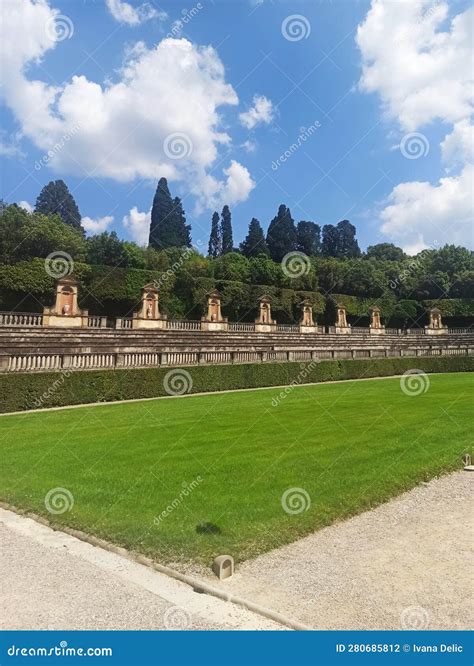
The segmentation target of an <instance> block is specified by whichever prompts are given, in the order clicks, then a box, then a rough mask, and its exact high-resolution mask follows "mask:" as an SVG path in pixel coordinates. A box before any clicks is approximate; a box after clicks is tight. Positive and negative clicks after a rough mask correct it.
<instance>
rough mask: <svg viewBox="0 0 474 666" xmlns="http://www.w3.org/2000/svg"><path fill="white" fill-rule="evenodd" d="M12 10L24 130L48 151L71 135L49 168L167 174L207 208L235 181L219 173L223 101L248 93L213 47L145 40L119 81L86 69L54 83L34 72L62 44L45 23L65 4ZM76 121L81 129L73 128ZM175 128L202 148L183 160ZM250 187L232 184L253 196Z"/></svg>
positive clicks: (6, 59)
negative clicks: (229, 76)
mask: <svg viewBox="0 0 474 666" xmlns="http://www.w3.org/2000/svg"><path fill="white" fill-rule="evenodd" d="M2 9H3V21H2V25H1V28H0V33H1V34H0V49H1V53H0V57H1V58H2V62H3V65H4V75H3V85H2V88H1V89H0V92H1V94H2V96H3V97H4V99H5V101H6V103H7V105H8V106H9V107H10V109H11V110H12V111H13V113H14V114H15V116H16V118H17V120H18V122H19V123H20V125H21V131H22V133H23V135H24V136H26V137H27V138H29V139H30V140H31V141H33V143H34V144H35V145H36V146H37V147H38V148H39V149H40V150H42V151H44V152H45V153H48V151H50V150H52V149H53V147H54V146H55V145H57V144H58V143H59V142H60V141H61V139H62V138H63V137H64V136H68V140H67V141H66V142H64V141H63V143H64V146H62V148H61V150H60V151H53V153H54V154H53V156H52V157H51V159H50V160H49V161H48V167H49V168H51V169H52V170H53V171H55V172H56V173H59V174H61V175H67V174H72V175H79V176H81V177H84V176H88V175H90V176H94V177H107V178H112V179H114V180H116V181H120V182H126V181H131V180H133V179H135V178H142V179H151V180H154V181H156V180H157V179H158V178H159V177H161V176H164V177H166V178H168V179H169V180H171V181H183V182H185V183H186V184H189V183H192V184H193V192H194V193H195V194H196V195H197V196H198V197H199V198H200V205H206V206H207V205H211V201H212V200H213V197H214V195H215V193H216V191H219V190H222V189H224V188H225V187H227V180H225V179H224V180H221V181H218V180H216V179H215V178H214V177H213V176H211V175H210V172H211V170H212V168H213V166H214V164H215V162H216V160H217V158H218V155H219V148H220V146H223V145H229V144H230V143H231V139H230V136H229V135H228V134H227V133H226V132H225V131H223V129H222V117H221V107H222V106H224V105H235V104H237V103H238V98H237V95H236V93H235V91H234V89H233V88H232V86H231V85H229V84H228V83H226V81H225V72H224V67H223V64H222V62H221V61H220V59H219V56H218V55H217V53H216V51H215V50H214V49H213V48H212V47H199V46H196V45H194V44H191V43H190V42H189V41H188V40H186V39H163V40H162V41H161V42H160V43H159V44H158V45H156V46H155V47H154V48H151V49H147V47H146V46H145V45H144V44H143V43H139V44H138V45H137V48H131V49H128V51H127V58H126V61H125V63H124V66H123V68H122V71H121V72H120V74H119V79H118V80H117V81H116V82H106V83H103V84H101V83H97V82H95V81H90V80H89V79H88V78H87V77H86V76H84V75H76V76H73V78H72V80H71V81H70V82H67V83H65V84H64V85H63V86H61V87H53V86H50V85H48V84H47V83H45V82H43V81H38V80H30V79H28V78H27V75H26V70H27V65H28V64H29V63H30V62H32V61H35V62H39V61H40V60H41V58H42V57H43V56H44V55H45V53H46V52H47V51H49V50H50V49H55V48H57V49H58V50H59V49H61V48H62V46H61V43H57V42H54V41H51V40H50V39H49V38H48V37H47V35H45V30H44V26H45V24H46V23H47V22H48V21H49V20H52V19H54V17H55V16H56V14H57V13H58V10H54V9H51V8H50V7H49V6H48V4H47V2H46V0H39V1H38V2H36V3H33V2H32V0H4V3H3V7H2ZM25 34H28V40H25V39H24V35H25ZM32 109H34V110H35V112H34V113H31V110H32ZM73 127H80V131H78V132H74V133H72V132H71V131H70V130H71V128H73ZM175 134H179V135H180V136H184V137H185V138H186V142H188V143H189V145H191V146H192V150H191V151H188V152H187V153H186V155H185V157H183V158H182V159H176V156H175V155H173V154H171V155H170V152H169V150H166V149H167V148H168V145H167V138H168V137H169V136H170V135H175ZM231 168H232V172H233V173H235V167H231ZM244 171H246V169H245V168H244V167H242V172H244ZM247 184H248V185H250V182H249V180H247ZM250 189H251V188H250ZM250 189H247V191H245V188H240V190H239V188H232V190H233V191H237V190H239V191H240V193H241V197H243V198H246V196H248V192H249V191H250ZM206 192H209V198H206ZM243 198H242V199H240V200H243ZM235 203H237V201H236V202H235Z"/></svg>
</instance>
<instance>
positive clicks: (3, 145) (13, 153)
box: [0, 129, 26, 159]
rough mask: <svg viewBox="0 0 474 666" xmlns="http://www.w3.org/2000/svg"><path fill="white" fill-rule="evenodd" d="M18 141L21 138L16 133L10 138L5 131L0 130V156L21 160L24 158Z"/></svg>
mask: <svg viewBox="0 0 474 666" xmlns="http://www.w3.org/2000/svg"><path fill="white" fill-rule="evenodd" d="M20 139H21V136H20V135H19V134H18V133H17V134H13V136H10V134H9V133H7V132H6V131H5V130H2V129H0V155H3V156H4V157H12V158H21V159H23V158H24V157H26V155H25V153H24V152H23V150H22V148H21V146H20Z"/></svg>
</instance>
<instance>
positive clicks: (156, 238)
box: [149, 178, 191, 250]
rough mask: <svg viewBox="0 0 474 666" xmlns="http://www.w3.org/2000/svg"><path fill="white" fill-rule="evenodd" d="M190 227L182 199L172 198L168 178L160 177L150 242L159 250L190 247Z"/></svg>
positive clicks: (152, 210)
mask: <svg viewBox="0 0 474 666" xmlns="http://www.w3.org/2000/svg"><path fill="white" fill-rule="evenodd" d="M190 229H191V227H190V225H187V224H186V218H185V215H184V210H183V207H182V205H181V200H180V199H179V198H178V197H175V198H174V199H172V197H171V194H170V191H169V189H168V182H167V180H166V178H160V180H159V182H158V186H157V188H156V193H155V196H154V199H153V205H152V209H151V223H150V236H149V244H150V245H151V246H152V247H153V248H155V249H157V250H162V249H165V248H169V247H189V246H190V245H191V236H190Z"/></svg>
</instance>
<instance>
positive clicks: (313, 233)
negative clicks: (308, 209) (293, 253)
mask: <svg viewBox="0 0 474 666" xmlns="http://www.w3.org/2000/svg"><path fill="white" fill-rule="evenodd" d="M320 246H321V227H320V226H319V225H317V224H315V223H314V222H306V221H305V220H301V222H298V226H297V227H296V249H297V250H298V251H299V252H303V253H304V254H306V255H307V256H308V257H313V256H316V255H317V254H319V251H320Z"/></svg>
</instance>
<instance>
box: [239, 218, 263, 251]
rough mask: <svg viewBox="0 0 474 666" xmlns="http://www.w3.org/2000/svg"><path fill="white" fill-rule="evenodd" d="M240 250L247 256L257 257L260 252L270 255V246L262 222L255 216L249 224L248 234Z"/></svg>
mask: <svg viewBox="0 0 474 666" xmlns="http://www.w3.org/2000/svg"><path fill="white" fill-rule="evenodd" d="M240 251H241V252H242V254H243V255H245V256H246V257H257V256H258V255H259V254H266V255H267V256H268V254H269V253H268V247H267V244H266V242H265V236H264V234H263V229H262V227H261V225H260V222H259V221H258V220H257V219H256V218H255V217H253V218H252V220H251V221H250V224H249V230H248V234H247V236H246V238H245V240H244V241H243V243H241V244H240Z"/></svg>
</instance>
